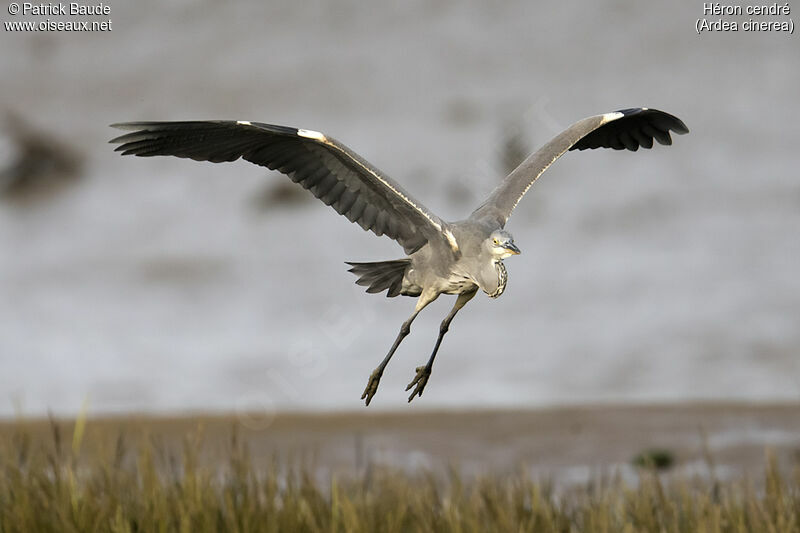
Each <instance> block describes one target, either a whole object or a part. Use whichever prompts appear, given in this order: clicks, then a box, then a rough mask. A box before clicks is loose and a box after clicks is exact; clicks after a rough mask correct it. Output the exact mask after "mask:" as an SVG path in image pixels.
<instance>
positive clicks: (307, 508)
mask: <svg viewBox="0 0 800 533" xmlns="http://www.w3.org/2000/svg"><path fill="white" fill-rule="evenodd" d="M65 433H66V434H67V437H65V436H64V435H65ZM83 436H84V421H81V420H78V422H77V423H76V425H75V426H74V427H70V428H69V431H66V432H64V431H62V429H61V428H60V427H59V424H57V423H55V422H54V423H53V424H52V426H51V431H50V435H49V437H48V438H47V439H43V438H34V437H32V436H31V433H30V432H28V431H27V430H26V429H25V427H24V426H23V425H21V426H20V427H19V429H18V430H15V431H12V432H9V433H5V434H3V435H2V436H1V437H0V532H12V531H25V532H28V531H59V532H61V531H114V532H134V531H165V532H166V531H183V532H202V531H290V532H294V531H326V532H331V531H348V532H349V531H363V532H383V531H386V532H392V531H403V532H405V531H463V532H468V531H474V532H484V531H534V532H549V531H559V532H562V531H563V532H566V531H608V532H617V531H620V532H635V531H654V532H655V531H658V532H662V531H670V532H672V531H675V532H683V531H685V532H706V531H707V532H715V531H758V532H762V531H764V532H788V531H800V490H798V489H800V473H798V472H795V474H794V475H792V476H786V475H785V474H784V475H781V474H780V472H779V469H778V467H777V465H776V463H775V461H770V462H769V463H768V466H767V468H766V471H765V472H764V479H762V480H756V481H757V482H755V483H753V484H752V485H751V484H750V483H749V482H747V481H741V482H738V483H720V482H715V481H699V480H688V479H687V480H680V479H679V480H674V479H673V480H671V481H665V480H662V479H660V478H659V476H658V475H657V474H655V473H652V472H650V471H648V470H646V469H643V470H642V471H641V475H640V478H639V482H638V485H637V486H636V487H633V486H629V485H626V484H625V483H624V482H623V481H621V480H620V479H606V480H602V479H599V480H597V481H596V482H593V483H591V484H589V485H586V486H581V487H574V488H572V489H568V490H564V491H556V490H554V489H553V487H552V485H551V484H548V483H542V482H537V481H534V480H532V479H530V477H529V476H526V475H525V474H524V473H523V472H520V473H518V474H516V475H499V474H498V475H491V474H490V475H486V476H483V477H478V478H474V477H473V478H469V479H463V478H461V477H460V476H459V474H458V473H457V472H456V471H455V470H450V471H449V473H448V474H447V475H444V476H442V475H437V474H433V473H425V472H422V473H419V472H417V473H408V472H403V471H398V470H390V469H384V468H379V467H371V466H368V467H367V468H366V469H364V471H363V472H362V473H360V474H358V475H353V476H346V477H345V476H335V475H330V474H327V473H324V472H321V470H320V469H315V468H314V467H313V463H311V464H308V463H309V462H308V461H297V460H292V459H291V458H290V459H287V460H285V461H279V460H278V459H277V458H276V459H274V460H272V461H271V462H266V463H265V462H261V463H260V464H262V465H268V466H257V464H258V463H257V462H254V461H252V460H251V457H250V454H249V452H248V449H247V446H246V445H245V444H243V443H242V442H241V440H240V439H239V438H238V437H237V434H236V431H235V430H234V431H232V432H231V436H230V440H229V442H228V443H227V445H226V450H227V451H226V453H224V454H223V456H224V457H222V458H221V459H219V460H218V463H217V464H216V465H214V466H211V465H209V464H208V463H207V461H204V460H201V458H200V454H202V452H203V449H204V439H203V437H202V434H201V433H200V432H196V433H195V434H193V435H190V436H188V437H186V438H185V440H184V443H183V447H182V449H174V448H173V449H169V448H168V447H165V446H163V443H161V442H160V441H159V440H158V439H157V438H153V437H149V436H146V435H140V436H137V437H125V436H123V435H122V434H118V435H117V436H115V437H114V438H110V439H107V442H106V443H105V444H102V443H101V444H97V443H93V444H92V445H91V446H90V447H91V450H90V451H87V449H86V448H87V446H86V444H87V443H83V442H82V441H83ZM301 463H302V464H301ZM303 465H305V466H303ZM753 486H758V488H757V489H755V488H753Z"/></svg>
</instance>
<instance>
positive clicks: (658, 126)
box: [472, 107, 689, 227]
mask: <svg viewBox="0 0 800 533" xmlns="http://www.w3.org/2000/svg"><path fill="white" fill-rule="evenodd" d="M670 131H673V132H675V133H678V134H680V135H683V134H684V133H688V132H689V129H688V128H687V127H686V125H685V124H684V123H683V122H682V121H681V120H680V119H679V118H677V117H674V116H672V115H670V114H669V113H664V112H663V111H658V110H657V109H647V108H646V107H639V108H633V109H623V110H621V111H617V112H614V113H606V114H604V115H597V116H594V117H589V118H585V119H583V120H581V121H580V122H576V123H575V124H573V125H572V126H570V127H569V128H567V129H566V130H565V131H563V132H562V133H560V134H559V135H557V136H556V137H555V138H554V139H553V140H551V141H550V142H548V143H547V144H545V145H544V146H543V147H541V148H540V149H539V150H538V151H537V152H536V153H534V154H533V155H531V156H530V157H528V158H527V159H526V160H525V161H523V162H522V164H521V165H520V166H518V167H517V168H516V169H514V170H513V171H512V172H511V174H509V175H508V176H507V177H506V179H505V180H503V182H502V183H501V184H500V185H498V186H497V188H495V190H494V191H492V194H491V195H489V198H488V199H487V200H486V201H485V202H484V203H483V205H481V206H480V207H479V208H478V209H476V210H475V212H474V213H472V217H473V218H478V219H490V220H494V221H496V222H497V223H499V224H500V227H503V226H505V224H506V222H507V221H508V217H510V216H511V212H512V211H513V210H514V208H515V207H516V206H517V204H518V203H519V201H520V200H521V199H522V197H523V196H524V195H525V193H526V192H527V191H528V189H529V188H530V186H531V185H533V182H534V181H536V179H537V178H538V177H539V176H541V175H542V173H543V172H544V171H545V170H547V168H548V167H549V166H550V165H552V164H553V162H554V161H555V160H556V159H558V158H559V157H561V156H562V155H563V154H564V152H566V151H567V150H586V149H587V148H613V149H614V150H625V149H628V150H631V151H634V152H635V151H636V150H638V149H639V147H640V146H641V147H643V148H652V147H653V139H656V140H657V141H658V142H659V143H661V144H666V145H669V144H672V138H671V137H670Z"/></svg>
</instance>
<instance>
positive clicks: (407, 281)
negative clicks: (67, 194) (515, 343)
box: [110, 108, 689, 405]
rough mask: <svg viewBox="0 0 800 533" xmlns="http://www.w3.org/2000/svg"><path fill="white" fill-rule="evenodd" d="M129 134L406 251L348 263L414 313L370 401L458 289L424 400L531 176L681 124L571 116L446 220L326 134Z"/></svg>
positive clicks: (488, 276)
mask: <svg viewBox="0 0 800 533" xmlns="http://www.w3.org/2000/svg"><path fill="white" fill-rule="evenodd" d="M112 126H113V127H115V128H120V129H124V130H133V131H132V132H131V133H127V134H125V135H122V136H119V137H116V138H115V139H112V140H111V141H110V142H112V143H117V144H119V146H117V147H116V151H119V152H122V155H129V154H132V155H137V156H143V157H150V156H158V155H171V156H176V157H183V158H190V159H194V160H196V161H210V162H212V163H220V162H223V161H235V160H237V159H239V158H242V159H244V160H246V161H249V162H251V163H255V164H256V165H261V166H264V167H267V168H269V169H271V170H277V171H279V172H281V173H283V174H286V175H288V176H289V178H290V179H291V180H292V181H294V182H295V183H298V184H299V185H301V186H303V187H304V188H306V189H308V190H309V191H311V193H312V194H313V195H314V196H316V197H317V198H319V199H320V200H322V201H323V202H324V203H325V204H326V205H329V206H331V207H333V208H334V209H335V210H336V212H338V213H339V214H341V215H344V216H346V217H347V218H348V219H349V220H350V221H351V222H355V223H357V224H358V225H360V226H361V227H362V228H363V229H364V230H370V231H372V232H373V233H375V234H376V235H378V236H380V235H386V236H388V237H390V238H391V239H394V240H395V241H396V242H397V243H398V244H400V246H402V247H403V250H404V251H405V254H406V257H404V258H402V259H395V260H391V261H379V262H371V263H355V262H348V263H347V264H348V265H350V267H351V268H350V272H352V273H354V274H355V275H356V276H358V280H357V281H356V283H357V284H359V285H362V286H366V287H367V292H368V293H381V292H383V291H386V294H387V296H389V297H394V296H397V295H403V296H415V297H417V302H416V305H415V307H414V311H413V313H411V316H409V317H408V319H407V320H406V321H405V322H403V324H402V326H401V327H400V332H399V333H398V334H397V337H396V338H395V340H394V343H393V344H392V346H391V348H390V349H389V352H388V353H387V355H386V356H385V357H384V358H383V360H382V361H381V362H380V364H379V365H378V366H377V368H375V370H374V371H373V372H372V374H371V375H370V377H369V380H368V382H367V387H366V388H365V389H364V393H363V394H362V395H361V399H362V400H365V402H366V405H369V403H370V401H371V400H372V398H373V396H374V395H375V393H376V392H377V390H378V385H379V383H380V379H381V376H382V375H383V372H384V370H385V368H386V365H387V364H388V363H389V360H390V359H391V358H392V356H393V355H394V353H395V351H396V350H397V347H398V346H399V345H400V343H401V342H402V341H403V339H404V338H405V337H406V336H407V335H408V334H409V333H410V331H411V323H412V322H413V321H414V319H415V318H416V317H417V315H418V314H419V313H420V311H422V310H423V309H424V308H425V307H426V306H427V305H428V304H430V303H431V302H433V301H434V300H436V298H438V297H439V295H440V294H451V295H456V296H457V297H456V301H455V304H454V305H453V307H452V309H451V310H450V312H449V313H448V314H447V316H446V317H445V318H444V320H443V321H442V322H441V325H440V327H439V335H438V337H437V339H436V344H435V345H434V347H433V352H432V353H431V355H430V357H429V358H428V360H427V362H426V363H425V364H424V365H422V366H419V367H417V369H416V375H415V376H414V379H413V380H412V381H411V383H409V384H408V386H407V387H406V391H409V390H411V389H412V387H413V390H412V392H411V395H410V396H409V397H408V401H409V402H410V401H411V400H413V399H414V397H415V396H422V392H423V390H424V389H425V386H426V385H427V383H428V379H429V377H430V375H431V370H432V368H433V362H434V359H435V358H436V354H437V352H438V351H439V346H440V345H441V343H442V339H443V338H444V335H445V333H447V331H448V329H449V327H450V323H451V322H452V321H453V318H454V317H455V316H456V313H458V311H459V310H460V309H461V308H462V307H464V306H465V305H466V304H467V302H469V301H470V300H471V299H472V298H473V297H474V296H475V294H476V293H477V291H478V289H480V290H482V291H483V292H485V293H486V294H487V295H488V296H489V297H490V298H497V297H498V296H500V295H501V294H502V293H503V291H504V290H505V288H506V280H507V274H506V269H505V266H504V265H503V260H504V259H506V258H507V257H509V256H511V255H515V254H519V253H520V250H519V248H518V247H517V245H516V244H515V243H514V238H513V237H512V236H511V234H510V233H509V232H508V231H506V229H505V225H506V222H507V221H508V218H509V217H510V216H511V212H512V211H513V210H514V208H515V207H516V206H517V204H518V203H519V201H520V200H521V199H522V197H523V195H524V194H525V193H526V192H527V191H528V189H529V188H530V187H531V185H533V182H534V181H536V179H537V178H538V177H539V176H540V175H541V174H542V173H543V172H544V171H545V170H547V168H548V167H549V166H550V165H551V164H552V163H553V162H554V161H555V160H556V159H558V158H559V157H560V156H561V155H563V154H564V153H565V152H566V151H567V150H585V149H587V148H589V149H593V148H613V149H615V150H624V149H627V150H631V151H636V150H638V149H639V147H643V148H652V146H653V139H655V140H657V141H658V142H659V143H660V144H664V145H669V144H672V138H671V137H670V131H672V132H675V133H678V134H684V133H688V131H689V130H688V128H687V127H686V125H684V123H683V122H682V121H681V120H680V119H678V118H677V117H675V116H672V115H670V114H668V113H665V112H663V111H658V110H656V109H648V108H632V109H624V110H621V111H616V112H613V113H605V114H602V115H596V116H592V117H589V118H585V119H583V120H581V121H579V122H576V123H575V124H573V125H572V126H570V127H569V128H567V129H566V130H564V131H563V132H562V133H560V134H558V135H557V136H556V137H555V138H553V139H552V140H551V141H549V142H548V143H547V144H545V145H544V146H543V147H542V148H540V149H539V150H538V151H537V152H535V153H534V154H532V155H531V156H529V157H528V158H527V159H525V161H523V162H522V163H521V164H520V165H519V166H518V167H517V168H516V169H515V170H513V171H512V172H511V173H510V174H509V175H508V176H507V177H506V178H505V179H504V180H503V181H502V182H501V183H500V184H499V185H498V186H497V187H496V188H495V189H494V191H493V192H492V193H491V194H490V195H489V197H488V198H487V199H486V201H485V202H483V204H481V205H480V206H479V207H478V208H477V209H476V210H475V211H473V212H472V214H471V215H469V217H467V218H466V219H464V220H460V221H457V222H446V221H444V220H442V219H441V218H439V217H438V216H436V215H435V214H434V213H433V212H431V211H430V210H429V209H428V208H426V207H425V206H424V205H423V204H422V203H421V202H420V201H419V200H417V199H415V198H414V197H413V196H411V194H409V193H408V192H406V191H405V189H403V187H401V186H400V185H399V184H398V183H397V182H395V181H394V180H392V179H391V178H389V177H388V176H387V175H386V174H384V173H383V172H381V171H379V170H378V169H377V168H375V167H374V166H372V165H371V164H370V163H368V162H367V161H366V160H365V159H363V158H362V157H361V156H359V155H358V154H356V153H355V152H353V151H352V150H350V149H349V148H347V147H346V146H345V145H344V144H342V143H340V142H338V141H336V140H335V139H333V138H332V137H329V136H328V135H325V134H323V133H320V132H317V131H313V130H306V129H297V128H290V127H286V126H276V125H272V124H264V123H260V122H249V121H243V120H240V121H192V122H126V123H120V124H112Z"/></svg>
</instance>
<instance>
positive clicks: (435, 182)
mask: <svg viewBox="0 0 800 533" xmlns="http://www.w3.org/2000/svg"><path fill="white" fill-rule="evenodd" d="M110 5H111V15H110V17H103V18H110V19H111V20H112V21H113V26H112V27H113V30H112V31H111V32H105V33H54V32H50V33H11V32H8V31H4V32H0V71H2V91H0V111H3V112H10V113H14V114H16V115H17V116H18V117H21V118H22V119H23V120H24V122H25V123H27V124H28V125H29V126H30V128H32V129H34V130H37V131H42V132H45V133H46V134H47V135H49V136H51V137H52V138H53V139H57V140H59V141H60V142H62V143H64V145H65V146H68V147H69V148H70V149H71V150H74V152H75V154H76V155H77V157H79V158H80V160H81V161H82V166H81V167H80V168H81V170H80V175H79V176H78V177H77V178H76V179H74V180H72V181H71V182H70V183H69V184H68V185H66V186H63V187H60V188H58V190H57V191H56V192H54V193H52V194H44V193H42V194H38V193H34V194H29V195H26V196H24V197H23V198H19V197H18V196H12V195H6V196H5V197H4V198H2V200H1V201H0V416H12V415H13V414H14V413H23V414H26V415H39V414H44V413H46V412H47V411H52V412H54V413H56V414H65V415H69V414H75V413H76V412H78V410H79V409H80V408H81V405H83V404H84V402H86V403H87V404H88V406H89V410H90V412H93V413H111V412H127V411H132V410H136V411H148V412H168V411H169V412H173V411H188V410H209V409H210V410H232V409H235V410H251V409H257V410H258V409H267V410H269V409H312V410H338V409H352V408H358V407H359V406H360V402H359V400H358V398H359V396H360V394H361V391H362V390H363V387H364V385H365V384H366V381H367V377H368V376H369V374H370V372H371V371H372V369H373V368H374V367H375V365H377V363H378V362H379V361H380V359H381V358H382V357H383V356H384V355H385V353H386V351H387V349H388V348H389V345H390V344H391V341H392V340H393V338H394V336H395V335H396V333H397V330H398V328H399V326H400V324H401V322H402V321H403V320H404V319H405V318H406V317H407V316H408V314H409V313H410V312H411V310H412V309H413V303H414V302H413V300H412V299H409V298H397V299H393V300H389V299H386V298H383V297H376V296H370V295H365V294H363V292H362V289H361V288H359V287H357V286H356V285H354V283H353V282H354V281H355V278H354V277H353V276H352V275H351V274H349V273H347V272H346V266H345V265H344V261H346V260H355V261H372V260H383V259H394V258H397V257H400V256H401V255H402V250H401V249H400V248H399V247H398V246H397V245H396V244H394V243H393V242H392V241H390V240H388V239H386V238H382V239H378V238H375V237H374V236H373V235H372V234H368V233H365V232H363V231H361V230H360V228H358V227H357V226H353V225H351V224H350V223H349V222H348V221H347V220H346V219H344V218H343V217H339V216H337V215H336V214H335V213H334V212H333V211H332V210H331V209H330V208H326V207H324V206H323V205H322V204H320V203H319V202H317V201H316V200H313V199H312V198H311V197H310V195H307V194H306V196H308V198H306V197H305V196H303V195H299V196H297V195H293V194H291V192H290V191H291V190H290V189H289V190H287V189H286V188H284V187H283V186H284V185H285V183H287V182H288V180H286V178H285V177H283V176H281V175H279V174H277V173H269V172H268V171H266V170H264V169H261V168H258V167H255V166H252V165H249V164H247V163H239V162H237V163H234V164H227V165H211V164H200V163H195V162H192V161H182V160H177V159H171V158H154V159H133V158H125V159H123V158H121V157H119V156H118V155H117V154H114V153H113V151H112V148H113V147H112V146H110V145H108V144H107V141H108V139H110V138H111V137H112V136H114V135H115V131H114V130H112V129H111V128H109V127H108V124H110V123H113V122H120V121H130V120H179V119H214V118H223V119H247V120H259V121H263V122H271V123H276V124H286V125H291V126H297V127H304V128H308V129H315V130H320V131H323V132H325V133H328V134H330V135H333V136H334V137H336V138H337V139H339V140H341V141H343V142H345V143H346V144H348V145H349V146H350V147H351V148H353V149H354V150H356V151H358V152H359V153H361V154H362V155H363V156H364V157H366V158H367V159H369V160H370V161H371V162H372V163H374V164H375V165H376V166H377V167H379V168H381V169H383V170H384V171H385V172H386V173H388V174H389V175H391V176H393V177H394V178H395V179H397V180H398V181H400V182H401V183H402V184H403V185H404V186H406V188H407V189H409V190H410V191H411V192H412V193H413V194H415V195H416V196H417V197H418V198H421V199H423V200H424V202H425V204H426V205H427V206H428V207H429V208H431V209H432V210H433V211H434V212H436V213H438V214H439V215H440V216H442V217H443V218H445V219H450V220H456V219H460V218H463V217H465V216H467V215H468V214H469V213H470V212H471V211H472V209H474V207H476V206H477V205H478V204H479V203H480V202H481V201H482V199H483V197H484V196H485V195H486V194H487V193H488V192H489V191H490V190H491V189H492V187H493V186H494V185H495V184H496V183H497V181H498V180H499V179H500V178H502V176H503V175H504V174H505V172H506V170H507V169H506V166H507V165H508V163H509V162H508V161H507V159H508V158H511V159H512V160H513V157H514V155H513V154H515V153H518V152H519V151H523V152H525V151H532V150H533V149H534V148H535V147H538V146H539V145H541V144H542V143H544V142H546V141H547V140H548V139H549V138H550V137H551V136H553V135H554V134H555V133H557V132H558V131H560V130H561V129H563V128H565V127H567V126H568V125H569V124H571V123H572V122H574V121H576V120H578V119H580V118H583V117H585V116H588V115H593V114H597V113H602V112H607V111H613V110H616V109H620V108H625V107H632V106H649V107H655V108H659V109H663V110H665V111H668V112H671V113H674V114H676V115H677V116H679V117H680V118H682V119H683V120H684V121H685V122H686V124H687V125H688V126H689V128H690V129H691V134H690V135H687V136H682V137H677V138H675V144H674V146H672V147H670V148H665V147H662V146H656V147H655V149H653V150H650V151H639V152H637V153H636V154H632V153H629V152H626V153H619V152H613V151H604V152H598V151H593V152H582V153H569V154H568V155H567V156H566V157H564V158H563V159H562V160H560V161H559V162H558V163H557V164H556V165H554V166H553V167H552V168H551V169H550V170H549V171H548V172H547V173H546V174H545V176H544V177H543V179H542V180H541V181H539V182H537V184H536V185H535V186H534V188H533V189H532V190H531V191H529V193H528V195H527V196H526V198H525V199H524V200H523V202H522V203H521V205H520V207H519V208H518V209H517V210H516V211H515V214H514V216H513V217H512V219H511V221H510V223H509V225H508V229H509V230H510V231H511V232H512V233H513V234H514V236H515V238H516V241H517V243H518V245H519V246H520V247H521V248H522V250H523V254H522V255H521V256H519V257H514V258H511V259H509V260H507V261H506V265H507V267H508V272H509V286H508V290H507V291H506V292H505V294H504V295H503V296H502V298H500V299H498V300H496V301H494V300H489V299H488V298H486V297H485V296H484V295H481V296H480V297H478V298H476V299H475V300H474V301H473V302H472V303H471V304H470V305H469V306H468V307H467V308H466V309H465V310H464V311H463V312H462V313H460V314H459V316H458V317H457V319H456V320H455V322H454V323H453V326H452V328H451V331H450V333H449V334H448V336H447V338H446V339H445V342H444V344H443V347H442V350H441V351H440V354H439V356H438V358H437V362H436V368H435V370H434V373H433V376H432V378H431V381H430V383H429V385H428V388H427V389H426V391H425V395H424V396H423V397H422V398H421V399H418V400H416V401H415V405H414V408H415V409H427V408H441V407H477V406H495V407H500V406H505V407H527V406H542V405H553V404H563V403H585V402H590V403H594V402H599V401H613V402H673V401H680V402H684V401H692V400H744V401H758V402H767V401H796V400H798V396H799V394H798V392H799V391H800V363H798V356H800V277H799V276H798V274H797V273H798V271H799V269H798V266H799V265H800V231H798V230H800V179H799V178H798V155H797V149H798V140H799V139H800V135H798V134H800V104H798V93H797V87H798V86H799V85H800V62H799V61H798V58H799V56H798V50H800V49H799V48H798V40H797V39H798V37H797V36H796V35H788V34H786V33H780V32H776V33H744V32H738V33H713V34H712V33H704V34H702V35H698V34H696V33H695V31H694V25H695V20H696V19H697V18H699V17H702V16H703V14H702V3H701V2H685V3H660V4H658V5H657V6H656V5H655V4H648V3H643V2H634V1H633V0H625V1H610V2H598V3H594V4H570V3H556V2H552V3H541V2H526V1H523V0H514V1H510V2H457V1H455V0H436V1H434V2H427V1H418V0H415V1H410V2H403V3H400V4H397V5H393V6H389V5H380V4H376V3H372V2H364V1H355V0H346V1H343V2H336V3H328V2H319V1H311V2H272V1H270V2H260V1H255V0H253V1H237V2H217V1H210V0H208V1H205V0H180V1H177V0H176V1H172V2H156V1H154V0H143V1H139V2H112V3H110ZM793 7H794V6H793ZM798 7H800V6H798ZM3 17H4V18H3V20H8V19H9V17H7V16H6V13H5V12H4V13H3ZM29 18H30V19H31V20H40V18H41V17H39V18H36V17H29ZM773 18H774V17H773ZM19 19H20V20H22V19H24V17H20V18H19ZM19 146H20V145H19V143H16V142H15V141H14V139H13V137H12V136H10V135H5V137H3V139H2V141H0V157H1V159H0V164H3V165H4V166H5V167H6V173H7V174H8V173H9V172H12V171H13V168H12V167H13V166H14V161H15V158H19V157H20V156H19V153H17V152H18V151H19V150H20V147H19ZM509 154H512V155H509ZM9 168H12V170H8V169H9ZM43 172H45V173H46V170H45V171H43ZM47 188H48V187H47V186H46V185H45V186H44V187H40V188H39V189H40V190H44V189H47ZM451 305H452V301H451V298H449V297H443V298H440V299H439V301H437V302H435V303H434V304H433V305H431V306H430V307H429V308H428V309H426V310H425V312H424V313H423V314H422V315H420V317H419V318H418V319H417V321H416V322H415V324H414V328H413V331H412V334H411V335H410V336H409V337H408V338H407V339H406V340H405V341H404V343H403V345H402V346H401V348H400V350H399V351H398V353H397V355H396V356H395V358H394V360H393V361H392V364H391V365H390V366H389V367H388V370H387V373H386V374H385V375H384V378H383V382H382V384H381V389H380V390H379V392H378V394H377V396H376V397H375V400H374V401H373V406H372V407H371V409H382V408H400V407H402V406H403V405H404V404H405V399H406V394H404V393H403V388H404V387H405V385H406V384H407V383H408V382H409V381H410V380H411V378H412V377H413V374H414V367H416V366H418V365H420V364H422V363H423V362H424V361H425V360H426V359H427V357H428V355H429V353H430V350H431V349H432V347H433V343H434V341H435V338H436V333H437V331H438V326H439V322H440V320H441V319H442V318H443V317H444V315H445V314H446V313H447V311H448V310H449V308H450V306H451Z"/></svg>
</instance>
